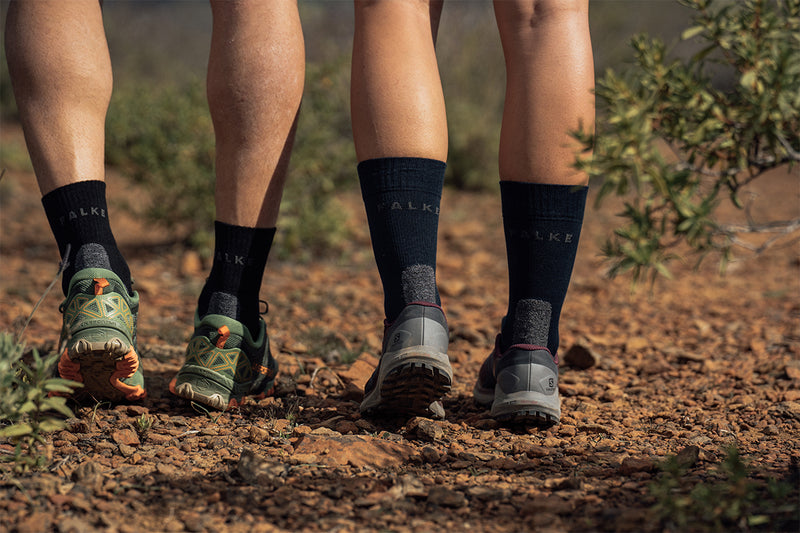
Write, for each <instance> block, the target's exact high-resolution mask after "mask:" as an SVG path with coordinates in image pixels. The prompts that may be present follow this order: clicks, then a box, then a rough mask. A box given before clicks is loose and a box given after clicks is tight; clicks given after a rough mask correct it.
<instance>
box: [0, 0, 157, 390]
mask: <svg viewBox="0 0 800 533" xmlns="http://www.w3.org/2000/svg"><path fill="white" fill-rule="evenodd" d="M5 44H6V57H7V60H8V66H9V73H10V75H11V81H12V86H13V88H14V95H15V97H16V100H17V107H18V109H19V115H20V120H21V122H22V127H23V131H24V133H25V140H26V143H27V146H28V151H29V153H30V156H31V161H32V163H33V168H34V172H35V173H36V178H37V181H38V184H39V188H40V191H41V193H42V194H43V198H42V204H43V206H44V209H45V213H46V214H47V218H48V220H49V222H50V227H51V229H52V230H53V234H54V236H55V237H56V241H57V243H58V248H59V252H60V254H61V257H62V262H63V263H64V265H65V268H64V273H63V279H62V290H63V292H64V294H65V296H66V299H65V301H64V303H63V305H62V309H63V313H64V324H63V328H62V338H61V343H60V344H61V347H62V351H61V358H60V360H59V367H58V369H59V373H60V374H61V375H62V376H63V377H67V378H70V379H73V380H75V381H79V382H82V383H83V384H84V388H83V390H82V391H81V395H84V396H88V397H92V398H95V399H98V400H99V399H108V400H124V399H127V400H136V399H139V398H141V397H143V396H144V394H145V392H144V380H143V378H142V373H141V369H140V366H139V358H138V355H137V354H136V317H137V313H138V302H139V298H138V295H137V294H136V293H135V292H134V291H133V290H132V287H131V285H132V283H131V277H130V270H129V268H128V265H127V263H126V262H125V260H124V259H123V257H122V254H121V253H120V251H119V249H118V248H117V245H116V242H115V240H114V236H113V234H112V232H111V227H110V225H109V220H108V208H107V206H106V195H105V183H104V177H105V170H104V142H105V141H104V139H105V137H104V135H105V132H104V128H105V116H106V111H107V109H108V104H109V100H110V97H111V88H112V79H111V76H112V74H111V61H110V59H109V54H108V47H107V45H106V39H105V33H104V30H103V21H102V12H101V10H100V5H99V3H98V2H97V1H96V0H86V1H76V2H50V1H36V0H31V1H25V2H20V1H15V2H12V3H11V4H10V5H9V9H8V18H7V21H6V37H5Z"/></svg>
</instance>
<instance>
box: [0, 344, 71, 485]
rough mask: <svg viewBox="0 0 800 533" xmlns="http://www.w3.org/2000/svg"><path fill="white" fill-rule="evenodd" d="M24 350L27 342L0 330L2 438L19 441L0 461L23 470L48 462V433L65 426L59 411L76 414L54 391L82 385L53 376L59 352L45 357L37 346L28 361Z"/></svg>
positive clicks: (61, 391)
mask: <svg viewBox="0 0 800 533" xmlns="http://www.w3.org/2000/svg"><path fill="white" fill-rule="evenodd" d="M23 352H24V346H23V345H21V344H18V343H17V342H16V341H15V340H14V337H13V336H12V335H11V334H10V333H6V332H2V333H0V425H2V427H0V438H7V439H10V440H11V441H12V442H14V443H15V447H14V453H13V455H5V456H0V461H4V462H13V463H14V467H15V469H16V470H17V471H21V472H24V471H28V470H30V469H37V468H40V467H41V466H43V465H44V462H45V460H46V459H45V457H43V456H42V454H41V450H40V446H41V445H42V444H44V442H45V439H44V434H45V433H47V432H50V431H57V430H60V429H63V428H64V427H65V424H64V421H63V420H62V419H61V418H59V417H58V416H57V415H61V416H62V417H67V418H69V417H73V416H75V415H74V414H73V413H72V411H71V410H70V409H69V407H67V404H66V398H65V397H63V396H50V394H51V393H56V394H66V395H68V394H71V393H72V392H73V391H74V389H75V388H76V387H80V386H81V384H80V383H76V382H74V381H69V380H66V379H61V378H56V377H53V366H54V365H55V364H56V361H58V354H52V355H50V356H47V357H45V358H42V357H41V356H40V355H39V352H37V351H36V350H33V352H32V354H31V356H32V362H31V363H30V364H26V363H25V362H24V361H23V357H22V356H23ZM54 415H55V416H54Z"/></svg>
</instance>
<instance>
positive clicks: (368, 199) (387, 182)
mask: <svg viewBox="0 0 800 533" xmlns="http://www.w3.org/2000/svg"><path fill="white" fill-rule="evenodd" d="M445 167H446V165H445V163H444V162H442V161H436V160H434V159H423V158H416V157H389V158H381V159H370V160H367V161H363V162H361V163H359V165H358V177H359V181H360V182H361V195H362V198H363V200H364V207H365V209H366V212H367V221H368V223H369V232H370V236H371V238H372V249H373V251H374V253H375V262H376V264H377V266H378V273H379V274H380V276H381V282H382V284H383V294H384V311H385V313H386V318H387V320H389V321H390V322H391V321H393V320H394V319H395V318H397V316H398V315H399V314H400V312H401V311H402V310H403V308H404V307H405V306H406V305H407V304H409V303H411V302H420V301H421V302H429V303H434V304H436V305H440V304H441V300H440V299H439V291H438V289H437V287H436V244H437V232H438V229H439V202H440V200H441V198H442V186H443V184H444V170H445Z"/></svg>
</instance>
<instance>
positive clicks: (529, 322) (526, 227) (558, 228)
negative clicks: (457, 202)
mask: <svg viewBox="0 0 800 533" xmlns="http://www.w3.org/2000/svg"><path fill="white" fill-rule="evenodd" d="M587 191H588V187H581V186H571V185H549V184H537V183H520V182H513V181H501V182H500V193H501V199H502V206H503V227H504V229H505V239H506V252H507V254H508V278H509V299H508V312H507V314H506V317H505V318H504V319H503V325H502V331H501V339H500V348H501V350H502V351H505V350H507V349H508V348H509V347H510V346H511V345H513V344H533V345H538V346H546V347H547V348H548V349H549V350H550V352H551V353H552V354H553V356H555V355H556V352H557V350H558V341H559V338H558V322H559V318H560V315H561V306H562V305H563V303H564V298H565V297H566V295H567V288H568V287H569V281H570V278H571V276H572V267H573V265H574V263H575V255H576V253H577V251H578V238H579V237H580V232H581V226H582V225H583V213H584V209H585V206H586V193H587Z"/></svg>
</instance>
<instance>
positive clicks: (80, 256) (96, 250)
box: [75, 242, 111, 272]
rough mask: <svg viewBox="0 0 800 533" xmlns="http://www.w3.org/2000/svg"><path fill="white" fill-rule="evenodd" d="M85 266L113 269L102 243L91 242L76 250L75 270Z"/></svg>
mask: <svg viewBox="0 0 800 533" xmlns="http://www.w3.org/2000/svg"><path fill="white" fill-rule="evenodd" d="M84 268H105V269H106V270H111V261H110V260H109V258H108V253H107V252H106V249H105V248H103V245H102V244H97V243H94V242H89V243H86V244H84V245H82V246H81V247H80V248H78V251H77V252H75V272H77V271H79V270H83V269H84Z"/></svg>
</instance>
